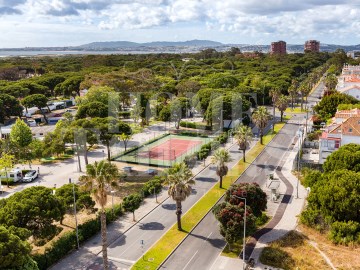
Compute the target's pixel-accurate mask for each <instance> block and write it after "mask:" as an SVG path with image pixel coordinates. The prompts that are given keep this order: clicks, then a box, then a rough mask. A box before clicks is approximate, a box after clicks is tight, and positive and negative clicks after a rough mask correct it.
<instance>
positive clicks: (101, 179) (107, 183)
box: [79, 160, 120, 270]
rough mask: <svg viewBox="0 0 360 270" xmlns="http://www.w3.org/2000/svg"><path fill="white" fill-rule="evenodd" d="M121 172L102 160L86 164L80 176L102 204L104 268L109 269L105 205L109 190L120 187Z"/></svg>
mask: <svg viewBox="0 0 360 270" xmlns="http://www.w3.org/2000/svg"><path fill="white" fill-rule="evenodd" d="M119 180H120V173H119V170H118V168H117V167H116V165H114V164H111V163H109V162H108V161H105V160H102V161H100V162H95V163H94V164H88V165H87V166H86V175H83V176H81V177H80V179H79V181H80V184H82V185H83V187H84V189H85V190H87V191H90V193H91V194H92V195H93V196H94V197H95V200H96V202H97V203H98V204H99V205H100V207H101V210H100V220H101V240H102V253H103V264H104V269H105V270H108V269H109V263H108V257H107V236H106V213H105V205H106V203H107V199H108V192H110V191H111V190H113V189H114V188H117V187H118V183H119Z"/></svg>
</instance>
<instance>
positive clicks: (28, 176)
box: [22, 170, 38, 183]
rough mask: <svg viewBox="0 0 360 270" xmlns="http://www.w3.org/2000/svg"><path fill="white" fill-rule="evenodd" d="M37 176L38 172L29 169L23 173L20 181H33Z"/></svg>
mask: <svg viewBox="0 0 360 270" xmlns="http://www.w3.org/2000/svg"><path fill="white" fill-rule="evenodd" d="M37 177H38V172H37V171H36V170H31V171H28V172H27V173H26V174H25V176H24V178H23V180H22V181H23V182H26V183H29V182H32V181H34V180H35V179H36V178H37Z"/></svg>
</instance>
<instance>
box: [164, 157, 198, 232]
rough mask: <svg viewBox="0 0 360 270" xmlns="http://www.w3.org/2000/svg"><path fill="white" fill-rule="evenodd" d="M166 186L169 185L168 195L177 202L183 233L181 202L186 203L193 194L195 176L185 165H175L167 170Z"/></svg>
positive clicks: (177, 212)
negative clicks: (192, 186) (192, 187)
mask: <svg viewBox="0 0 360 270" xmlns="http://www.w3.org/2000/svg"><path fill="white" fill-rule="evenodd" d="M165 174H166V178H165V184H166V185H169V190H168V194H169V196H170V197H171V198H172V199H173V200H174V201H175V202H176V216H177V224H178V230H179V231H181V230H182V227H181V214H182V205H181V202H183V201H185V200H186V198H187V197H189V196H190V194H191V185H193V184H195V181H194V180H193V179H192V177H193V174H192V172H191V170H190V169H189V168H188V167H187V166H186V164H185V163H183V162H182V163H175V164H174V165H173V166H172V167H171V168H169V169H167V170H166V172H165Z"/></svg>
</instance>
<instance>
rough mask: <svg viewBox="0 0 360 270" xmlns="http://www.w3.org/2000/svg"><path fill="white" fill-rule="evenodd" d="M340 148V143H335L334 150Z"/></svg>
mask: <svg viewBox="0 0 360 270" xmlns="http://www.w3.org/2000/svg"><path fill="white" fill-rule="evenodd" d="M339 147H340V142H339V141H335V149H338V148H339Z"/></svg>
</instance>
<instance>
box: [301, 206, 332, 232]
mask: <svg viewBox="0 0 360 270" xmlns="http://www.w3.org/2000/svg"><path fill="white" fill-rule="evenodd" d="M300 222H301V223H303V224H305V225H307V226H309V227H312V228H314V229H316V230H318V231H321V232H323V231H325V230H326V229H327V228H328V224H329V223H331V221H329V220H328V218H325V219H324V217H323V216H322V214H321V211H320V210H318V209H312V208H310V207H309V206H308V207H307V208H306V210H305V211H303V212H302V213H301V216H300Z"/></svg>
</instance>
